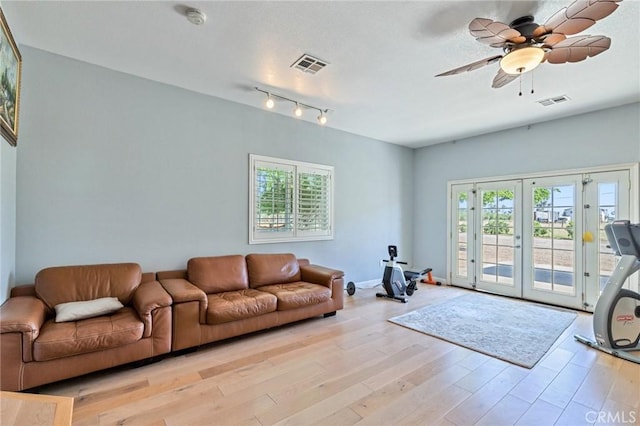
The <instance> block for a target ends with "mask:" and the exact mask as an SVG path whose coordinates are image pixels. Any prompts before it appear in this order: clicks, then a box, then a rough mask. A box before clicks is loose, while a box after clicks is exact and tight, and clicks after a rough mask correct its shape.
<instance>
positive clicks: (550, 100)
mask: <svg viewBox="0 0 640 426" xmlns="http://www.w3.org/2000/svg"><path fill="white" fill-rule="evenodd" d="M569 99H570V98H569V97H568V96H567V95H562V96H556V97H553V98H547V99H542V100H541V101H538V103H539V104H540V105H542V106H549V105H555V104H561V103H563V102H567V101H568V100H569Z"/></svg>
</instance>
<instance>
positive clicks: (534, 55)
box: [500, 46, 544, 75]
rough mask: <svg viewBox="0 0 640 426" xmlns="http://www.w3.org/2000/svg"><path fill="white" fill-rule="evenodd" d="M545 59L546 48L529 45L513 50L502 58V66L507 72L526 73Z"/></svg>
mask: <svg viewBox="0 0 640 426" xmlns="http://www.w3.org/2000/svg"><path fill="white" fill-rule="evenodd" d="M543 59H544V49H542V48H541V47H535V46H528V47H522V48H520V49H516V50H512V51H511V52H509V53H507V54H506V55H505V56H504V57H503V58H502V59H501V60H500V68H502V71H504V72H506V73H507V74H516V75H517V74H524V73H525V72H529V71H531V70H533V69H534V68H536V67H537V66H538V65H540V64H541V63H542V60H543Z"/></svg>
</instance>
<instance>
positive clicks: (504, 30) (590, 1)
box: [436, 0, 622, 89]
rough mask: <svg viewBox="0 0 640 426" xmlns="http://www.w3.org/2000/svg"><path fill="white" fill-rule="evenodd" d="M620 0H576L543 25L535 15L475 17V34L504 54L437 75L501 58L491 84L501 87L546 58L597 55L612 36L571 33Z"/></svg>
mask: <svg viewBox="0 0 640 426" xmlns="http://www.w3.org/2000/svg"><path fill="white" fill-rule="evenodd" d="M620 1H622V0H575V1H574V2H573V3H571V4H570V5H569V6H567V7H564V8H562V9H560V10H559V11H558V12H556V13H555V14H554V15H553V16H551V17H550V18H549V19H547V21H546V22H545V23H544V24H542V25H538V24H536V23H535V22H534V21H533V16H531V15H528V16H523V17H521V18H518V19H515V20H514V21H512V22H511V23H510V24H509V25H507V24H504V23H502V22H498V21H493V20H491V19H486V18H475V19H474V20H473V21H471V23H470V24H469V32H470V33H471V35H472V36H474V37H476V40H478V41H479V42H480V43H484V44H488V45H489V46H491V47H497V48H501V49H502V50H503V52H504V54H502V55H495V56H491V57H488V58H485V59H481V60H479V61H476V62H473V63H470V64H467V65H464V66H462V67H459V68H455V69H452V70H450V71H446V72H443V73H442V74H438V75H436V77H442V76H446V75H454V74H460V73H463V72H466V71H473V70H475V69H478V68H481V67H484V66H485V65H489V64H493V63H495V62H500V69H499V70H498V73H497V74H496V76H495V77H494V79H493V84H492V85H491V87H493V88H495V89H497V88H500V87H503V86H505V85H506V84H508V83H510V82H512V81H513V80H515V79H517V78H518V77H519V76H521V75H522V74H524V73H526V72H529V71H531V70H533V69H534V68H536V67H537V66H538V65H540V64H541V63H542V62H545V61H547V62H549V63H551V64H563V63H566V62H579V61H583V60H585V59H586V58H587V57H590V56H596V55H598V54H600V53H602V52H604V51H605V50H607V49H608V48H609V46H610V45H611V39H610V38H609V37H605V36H601V35H595V36H590V35H580V36H575V37H567V36H569V35H573V34H577V33H579V32H581V31H584V30H585V29H587V28H589V27H590V26H592V25H593V24H595V23H596V21H598V20H600V19H603V18H605V17H607V16H609V15H610V14H611V13H612V12H613V11H614V10H616V9H617V8H618V3H619V2H620Z"/></svg>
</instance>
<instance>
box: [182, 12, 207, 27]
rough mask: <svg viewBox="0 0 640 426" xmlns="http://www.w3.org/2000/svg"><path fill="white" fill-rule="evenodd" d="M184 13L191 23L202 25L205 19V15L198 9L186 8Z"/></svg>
mask: <svg viewBox="0 0 640 426" xmlns="http://www.w3.org/2000/svg"><path fill="white" fill-rule="evenodd" d="M185 14H186V15H187V19H188V20H189V22H191V23H192V24H193V25H202V24H204V23H205V22H206V20H207V15H205V14H204V13H203V12H201V11H200V10H198V9H187V11H186V13H185Z"/></svg>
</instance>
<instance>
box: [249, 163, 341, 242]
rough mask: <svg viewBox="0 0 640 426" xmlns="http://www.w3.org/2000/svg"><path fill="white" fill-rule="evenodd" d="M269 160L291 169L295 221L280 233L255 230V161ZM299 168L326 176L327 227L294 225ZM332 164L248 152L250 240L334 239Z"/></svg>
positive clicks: (276, 165) (275, 165) (295, 222)
mask: <svg viewBox="0 0 640 426" xmlns="http://www.w3.org/2000/svg"><path fill="white" fill-rule="evenodd" d="M265 163H266V164H269V165H273V168H278V167H281V168H286V169H290V168H293V169H294V179H293V180H294V190H293V192H294V194H296V195H295V196H294V201H293V215H294V224H293V230H292V231H291V232H286V233H282V234H278V233H273V234H258V233H256V232H255V231H256V223H255V218H256V206H257V203H256V164H265ZM298 171H300V172H309V171H317V172H318V173H319V174H326V175H328V176H329V188H328V189H329V230H328V231H327V232H323V231H300V230H298V229H297V214H298V199H297V186H298ZM334 181H335V179H334V167H333V166H327V165H323V164H314V163H305V162H302V161H294V160H285V159H282V158H274V157H266V156H262V155H256V154H249V244H268V243H283V242H296V241H321V240H333V232H334V227H335V224H334V218H335V215H334V202H333V200H334Z"/></svg>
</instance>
